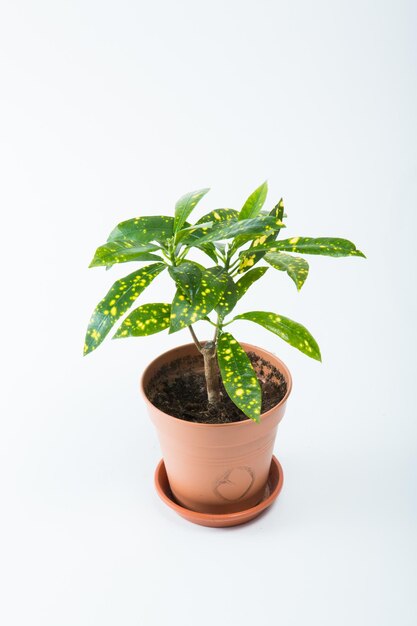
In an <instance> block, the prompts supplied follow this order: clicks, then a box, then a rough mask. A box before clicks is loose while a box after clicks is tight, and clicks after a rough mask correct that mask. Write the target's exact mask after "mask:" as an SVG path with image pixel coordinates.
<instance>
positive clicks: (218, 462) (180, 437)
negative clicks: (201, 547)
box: [141, 343, 292, 514]
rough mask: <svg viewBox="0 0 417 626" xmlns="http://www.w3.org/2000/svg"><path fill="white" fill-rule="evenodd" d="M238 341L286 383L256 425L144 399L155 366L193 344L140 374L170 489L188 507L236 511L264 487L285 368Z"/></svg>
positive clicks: (188, 352) (188, 350)
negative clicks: (192, 414) (184, 414)
mask: <svg viewBox="0 0 417 626" xmlns="http://www.w3.org/2000/svg"><path fill="white" fill-rule="evenodd" d="M241 345H242V346H243V348H244V349H245V350H246V351H247V352H249V351H252V352H255V353H256V354H257V355H258V356H260V357H262V358H263V359H265V360H266V361H269V362H270V363H271V364H272V365H274V366H275V367H276V368H277V369H278V370H279V371H280V372H281V373H282V374H283V376H284V378H285V380H286V383H287V391H286V394H285V396H284V398H283V399H282V400H281V401H280V402H279V403H278V404H277V405H276V406H274V407H273V408H272V409H270V410H269V411H267V412H266V413H263V414H262V415H261V421H260V423H259V424H256V423H254V422H252V421H251V420H249V419H247V420H244V421H242V422H232V423H229V424H198V423H195V422H187V421H185V420H181V419H178V418H176V417H173V416H171V415H168V414H166V413H164V412H162V411H160V410H159V409H158V408H156V407H155V406H154V405H153V404H152V403H151V402H150V401H149V399H148V397H147V394H146V391H147V389H148V386H149V383H150V381H151V380H152V378H153V377H154V376H155V375H156V374H157V373H158V371H159V370H160V369H161V367H163V366H164V365H167V364H168V363H171V362H172V361H174V360H176V359H180V358H182V357H187V356H196V357H198V356H199V353H198V351H197V349H196V347H195V345H194V344H193V343H191V344H186V345H184V346H179V347H178V348H174V349H173V350H169V351H168V352H165V353H163V354H161V355H160V356H159V357H157V358H156V359H155V360H154V361H152V363H151V364H150V365H149V366H148V367H147V368H146V370H145V371H144V373H143V376H142V380H141V390H142V394H143V396H144V398H145V402H146V404H147V407H148V411H149V415H150V417H151V419H152V421H153V423H154V424H155V426H156V429H157V431H158V436H159V441H160V445H161V448H162V454H163V458H164V463H165V468H166V472H167V475H168V480H169V484H170V487H171V491H172V493H173V495H174V497H175V499H176V500H177V502H178V503H179V504H181V505H182V506H184V507H187V508H188V509H190V510H192V511H198V512H201V513H215V514H218V513H234V512H237V511H242V510H244V509H247V508H250V507H253V506H256V505H257V504H258V503H259V502H260V501H261V500H262V497H263V495H264V492H265V487H266V483H267V480H268V474H269V470H270V467H271V460H272V452H273V448H274V442H275V436H276V432H277V427H278V424H279V422H280V421H281V419H282V417H283V415H284V412H285V406H286V403H287V399H288V396H289V394H290V392H291V386H292V380H291V374H290V372H289V370H288V368H287V367H286V366H285V365H284V363H283V362H282V361H280V359H278V358H277V357H276V356H275V355H273V354H271V353H270V352H267V351H266V350H263V349H261V348H258V347H256V346H252V345H250V344H244V343H243V344H241ZM196 369H197V367H196ZM201 369H203V362H202V359H201Z"/></svg>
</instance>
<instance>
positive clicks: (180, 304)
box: [169, 268, 227, 333]
mask: <svg viewBox="0 0 417 626" xmlns="http://www.w3.org/2000/svg"><path fill="white" fill-rule="evenodd" d="M226 280H227V274H226V272H224V270H223V268H210V269H208V270H202V271H201V280H200V284H199V287H198V289H197V290H196V291H194V292H193V295H192V296H191V295H190V293H189V292H188V291H186V292H183V291H182V290H181V289H178V290H177V292H176V294H175V297H174V300H173V301H172V305H171V325H170V329H169V332H170V333H175V332H177V331H178V330H181V329H182V328H185V327H186V326H190V324H194V322H197V321H198V320H200V319H202V318H204V317H205V316H206V315H207V314H208V313H210V311H212V310H213V309H214V307H215V306H216V304H217V303H218V301H219V299H220V296H221V295H222V293H223V290H224V288H225V286H226ZM188 284H189V285H190V286H191V282H190V283H188ZM186 289H187V288H186ZM193 289H194V285H193Z"/></svg>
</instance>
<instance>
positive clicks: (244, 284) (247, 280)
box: [236, 267, 268, 300]
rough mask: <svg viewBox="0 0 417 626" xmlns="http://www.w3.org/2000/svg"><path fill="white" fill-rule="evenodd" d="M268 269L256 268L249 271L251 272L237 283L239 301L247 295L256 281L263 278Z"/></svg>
mask: <svg viewBox="0 0 417 626" xmlns="http://www.w3.org/2000/svg"><path fill="white" fill-rule="evenodd" d="M267 269H268V268H267V267H255V268H254V269H253V270H249V272H246V274H244V275H243V276H242V278H240V279H239V280H238V281H237V283H236V290H237V297H238V300H240V298H242V296H244V295H245V293H246V292H247V290H248V289H249V287H250V286H251V285H253V283H254V282H255V281H257V280H259V279H260V278H262V276H263V275H264V274H265V272H266V271H267Z"/></svg>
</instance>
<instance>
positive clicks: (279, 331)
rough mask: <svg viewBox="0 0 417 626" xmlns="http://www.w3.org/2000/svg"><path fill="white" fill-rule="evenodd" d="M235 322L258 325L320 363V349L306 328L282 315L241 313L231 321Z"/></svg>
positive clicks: (260, 312)
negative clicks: (245, 321)
mask: <svg viewBox="0 0 417 626" xmlns="http://www.w3.org/2000/svg"><path fill="white" fill-rule="evenodd" d="M235 320H248V321H250V322H255V324H260V325H261V326H263V327H264V328H266V329H267V330H270V331H271V333H275V335H278V337H281V339H283V340H284V341H286V342H287V343H289V344H290V345H291V346H294V348H297V349H298V350H301V352H303V353H304V354H306V355H307V356H309V357H311V358H312V359H316V360H317V361H321V355H320V348H319V346H318V344H317V342H316V340H315V339H314V337H313V336H312V335H311V334H310V333H309V331H308V330H307V328H305V327H304V326H302V325H301V324H298V322H294V321H293V320H290V319H289V318H288V317H284V316H283V315H277V314H276V313H267V312H266V311H250V312H249V313H242V314H241V315H236V317H234V318H233V320H232V321H235Z"/></svg>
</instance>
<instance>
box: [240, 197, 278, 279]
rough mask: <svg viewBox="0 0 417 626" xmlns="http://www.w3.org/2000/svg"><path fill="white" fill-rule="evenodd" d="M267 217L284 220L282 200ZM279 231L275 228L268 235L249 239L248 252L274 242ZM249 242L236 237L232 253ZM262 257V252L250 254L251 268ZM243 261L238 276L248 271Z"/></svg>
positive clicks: (242, 237) (244, 238) (245, 237)
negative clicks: (250, 241)
mask: <svg viewBox="0 0 417 626" xmlns="http://www.w3.org/2000/svg"><path fill="white" fill-rule="evenodd" d="M269 217H275V218H277V219H278V220H280V221H282V220H283V219H284V202H283V200H282V198H281V200H280V201H279V202H278V204H276V205H275V206H274V208H273V209H272V210H271V212H270V213H269ZM280 230H281V229H280V228H277V229H276V230H274V232H273V233H271V234H270V235H261V236H259V237H255V238H254V237H251V239H252V244H251V246H250V248H249V250H251V251H252V249H253V248H255V247H256V248H257V247H258V246H262V245H265V244H269V243H272V242H273V241H275V240H276V239H277V237H278V235H279V231H280ZM249 240H250V239H249V238H248V236H241V237H237V238H236V239H235V240H234V242H233V251H234V252H235V251H236V250H237V249H238V248H240V247H241V246H243V245H244V244H245V243H247V241H249ZM264 255H265V252H264V251H261V252H256V253H252V252H251V255H250V263H251V267H253V266H254V265H256V263H258V261H260V260H261V259H262V257H263V256H264ZM245 261H246V260H245V259H242V261H241V264H240V266H239V273H240V274H241V273H242V272H244V271H246V270H247V269H248V267H247V265H246V262H245Z"/></svg>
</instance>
